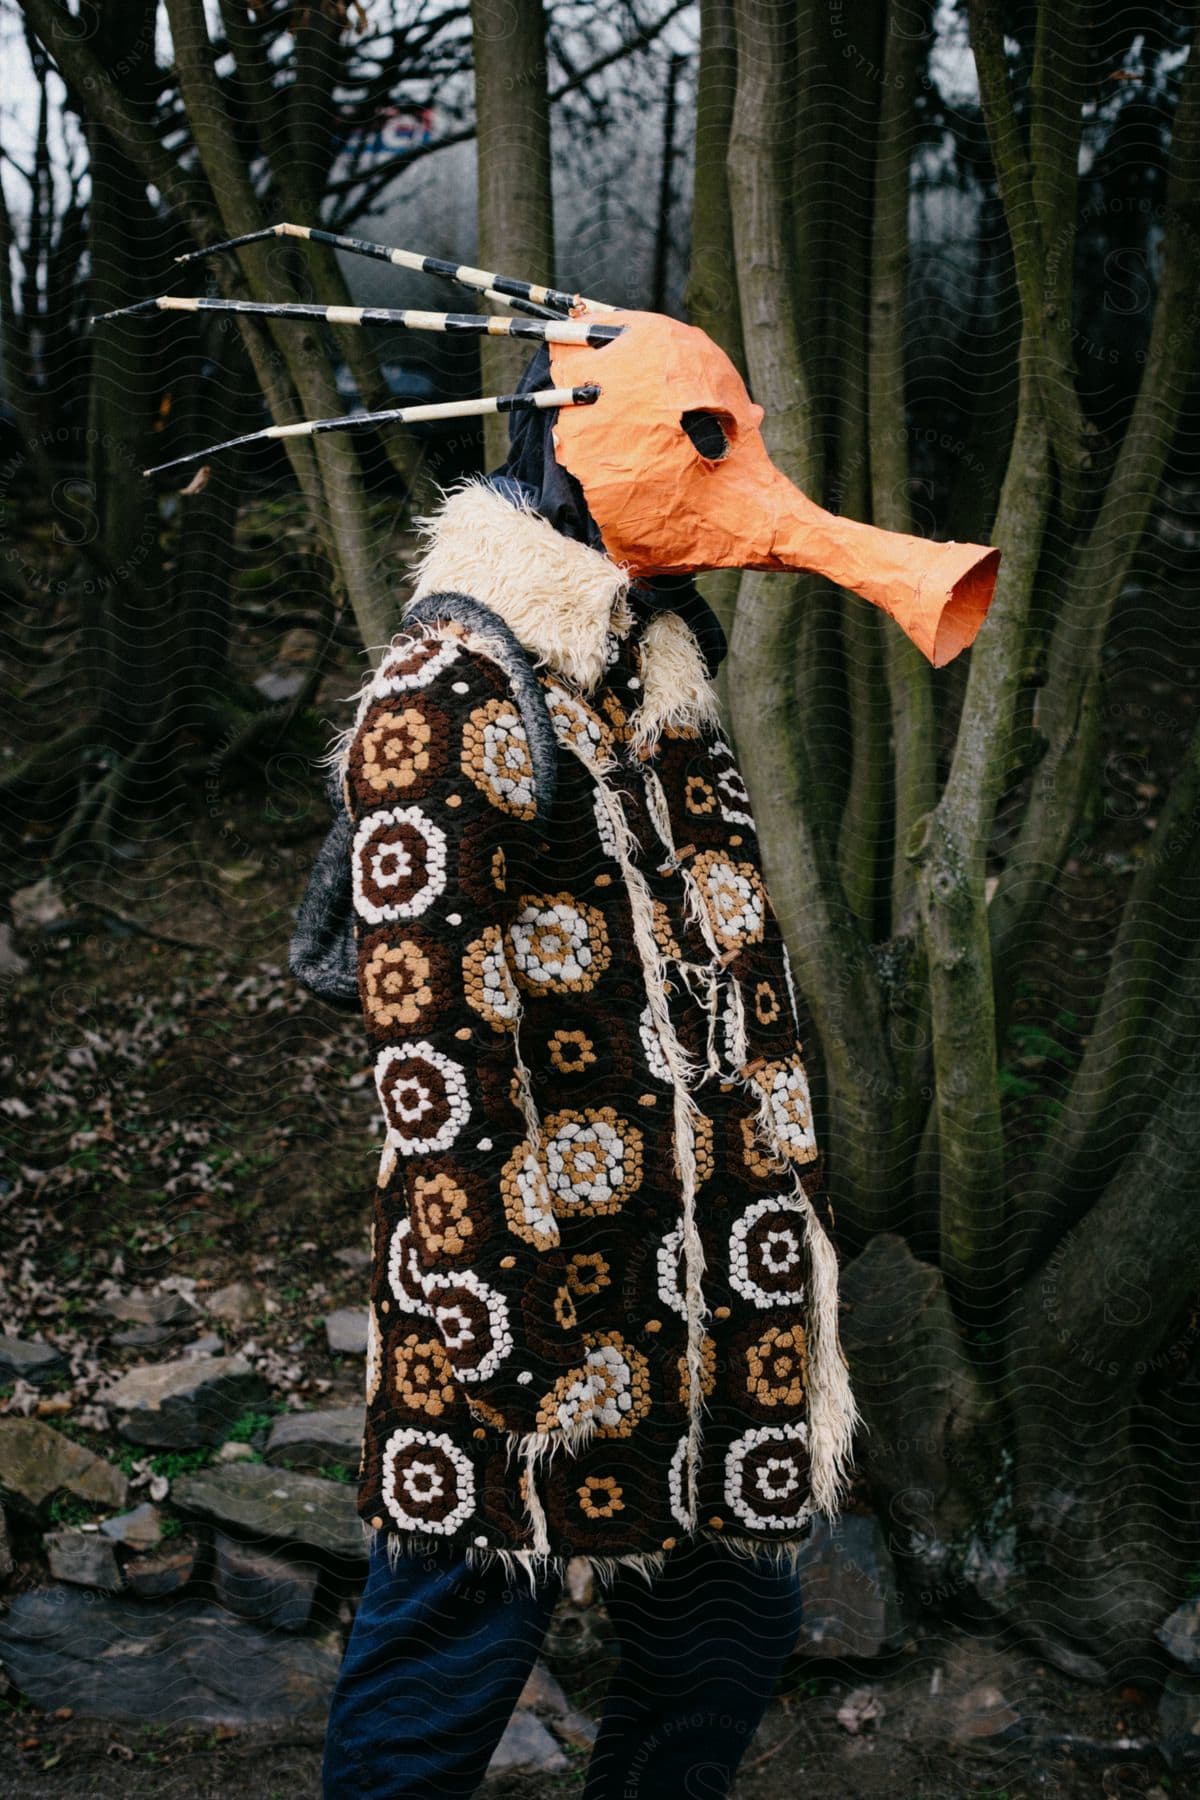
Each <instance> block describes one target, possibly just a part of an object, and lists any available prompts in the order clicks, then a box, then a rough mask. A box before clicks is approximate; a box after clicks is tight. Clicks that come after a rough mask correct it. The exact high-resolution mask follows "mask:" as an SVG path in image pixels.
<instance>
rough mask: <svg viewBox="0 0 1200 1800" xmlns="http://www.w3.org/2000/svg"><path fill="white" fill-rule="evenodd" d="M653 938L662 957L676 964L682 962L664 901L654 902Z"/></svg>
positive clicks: (681, 953) (681, 955)
mask: <svg viewBox="0 0 1200 1800" xmlns="http://www.w3.org/2000/svg"><path fill="white" fill-rule="evenodd" d="M654 937H655V941H656V943H657V944H658V947H659V949H660V950H661V951H662V953H663V955H664V956H669V957H672V958H673V959H674V961H676V962H681V961H682V960H683V951H682V950H681V949H680V947H679V939H678V938H677V937H676V936H675V929H674V927H673V925H672V924H671V915H670V913H669V911H668V910H667V903H666V901H665V900H655V902H654Z"/></svg>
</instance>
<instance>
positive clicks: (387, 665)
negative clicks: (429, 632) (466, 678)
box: [371, 638, 461, 699]
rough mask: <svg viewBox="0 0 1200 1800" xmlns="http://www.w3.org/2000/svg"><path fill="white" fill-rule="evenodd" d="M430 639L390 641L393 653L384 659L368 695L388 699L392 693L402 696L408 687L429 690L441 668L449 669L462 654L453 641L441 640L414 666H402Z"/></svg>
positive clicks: (459, 647) (450, 639)
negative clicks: (393, 647) (427, 688)
mask: <svg viewBox="0 0 1200 1800" xmlns="http://www.w3.org/2000/svg"><path fill="white" fill-rule="evenodd" d="M425 642H432V640H431V639H430V640H427V639H422V638H402V639H400V640H399V641H397V640H393V643H394V646H395V653H394V654H389V655H387V656H385V657H384V659H383V662H382V663H381V664H380V668H379V673H378V674H377V675H376V677H375V680H374V681H373V683H372V684H371V693H372V695H373V696H375V697H377V698H379V699H387V698H388V697H389V696H391V695H392V694H402V693H404V692H406V691H407V690H408V689H410V688H423V687H428V686H429V684H430V682H431V681H436V679H437V677H438V676H439V675H440V674H441V673H442V670H443V669H448V668H449V667H450V665H451V664H452V663H454V662H455V661H457V659H458V657H459V655H460V654H461V646H460V645H459V644H457V643H456V642H455V640H454V639H453V638H443V639H442V640H441V642H440V643H439V644H438V645H437V648H436V649H435V650H433V651H431V653H430V654H429V655H428V656H426V657H424V658H423V659H422V660H421V661H419V662H417V663H416V665H415V667H413V668H411V669H404V668H403V667H402V666H401V665H402V664H403V663H405V662H408V661H410V660H411V659H412V657H413V655H414V652H416V651H417V650H418V649H419V647H420V645H421V644H422V643H425Z"/></svg>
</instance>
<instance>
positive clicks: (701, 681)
mask: <svg viewBox="0 0 1200 1800" xmlns="http://www.w3.org/2000/svg"><path fill="white" fill-rule="evenodd" d="M641 649H642V698H641V702H640V704H639V705H638V707H637V710H636V711H635V712H634V714H633V715H632V719H631V721H630V723H631V726H632V730H631V735H630V739H629V743H630V748H631V749H632V751H633V752H634V754H635V755H637V754H638V753H639V752H641V751H643V750H645V749H647V748H651V749H652V748H653V747H654V746H655V745H656V744H657V743H658V740H659V736H660V734H661V732H662V729H663V726H664V725H679V726H689V725H692V726H696V727H697V728H700V727H703V726H705V725H711V726H712V727H713V729H714V730H719V729H720V727H721V723H722V720H721V705H720V701H719V699H718V697H717V690H716V688H715V687H714V685H713V683H712V680H711V679H710V677H709V673H708V669H707V666H706V664H705V661H704V656H703V653H702V652H701V649H700V645H699V644H698V643H697V641H696V635H695V633H694V632H693V631H692V629H691V627H690V626H689V625H688V623H687V621H686V620H685V619H682V618H680V616H679V614H678V613H677V612H658V613H655V614H654V617H653V618H652V619H651V620H650V621H649V623H648V624H647V626H646V629H645V631H644V632H643V633H642V640H641Z"/></svg>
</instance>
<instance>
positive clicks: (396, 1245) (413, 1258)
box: [388, 1218, 429, 1318]
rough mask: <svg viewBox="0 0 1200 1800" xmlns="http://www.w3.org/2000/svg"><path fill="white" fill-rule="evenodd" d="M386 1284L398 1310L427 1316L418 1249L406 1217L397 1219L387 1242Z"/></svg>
mask: <svg viewBox="0 0 1200 1800" xmlns="http://www.w3.org/2000/svg"><path fill="white" fill-rule="evenodd" d="M388 1286H389V1287H390V1288H391V1290H392V1296H393V1298H394V1300H395V1302H396V1305H397V1306H398V1307H399V1308H400V1311H401V1312H405V1313H417V1314H419V1315H420V1316H422V1317H424V1318H428V1317H429V1309H428V1307H427V1306H426V1304H425V1298H424V1295H425V1276H424V1273H423V1271H422V1269H421V1256H420V1251H419V1249H418V1246H417V1240H416V1238H415V1236H414V1234H413V1228H412V1220H411V1219H408V1218H404V1219H401V1220H400V1223H399V1224H398V1225H397V1226H396V1229H395V1230H394V1231H393V1233H392V1236H391V1241H390V1243H389V1244H388Z"/></svg>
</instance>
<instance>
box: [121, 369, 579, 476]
mask: <svg viewBox="0 0 1200 1800" xmlns="http://www.w3.org/2000/svg"><path fill="white" fill-rule="evenodd" d="M599 398H600V389H599V388H598V387H597V386H596V385H595V384H594V383H589V384H588V385H587V386H586V387H574V388H539V389H538V391H537V392H536V393H533V394H490V395H487V396H485V397H484V398H483V399H481V400H443V401H438V402H436V403H435V404H433V405H431V406H395V407H389V408H388V409H387V410H386V411H384V412H363V413H346V414H344V415H343V416H342V417H340V418H336V419H306V420H302V421H301V422H300V423H299V424H296V425H268V426H267V427H266V428H265V429H264V430H262V431H250V432H247V433H246V434H245V436H243V437H235V438H226V440H225V442H224V443H223V444H210V445H209V447H208V448H207V450H193V451H192V452H191V454H190V455H188V456H177V457H175V458H174V459H173V460H172V461H171V462H165V463H157V464H156V465H155V467H154V468H152V469H143V471H142V473H143V474H144V475H162V474H163V473H165V471H167V470H168V469H182V468H184V467H186V466H187V465H188V464H191V463H198V462H203V461H204V459H205V458H206V457H208V456H217V455H219V453H220V452H221V451H222V450H233V449H236V447H237V446H238V445H239V444H259V443H263V442H265V441H266V440H267V439H270V438H299V437H318V436H320V434H321V433H322V432H326V431H357V430H361V429H363V428H364V427H366V426H369V425H420V424H423V423H428V422H431V421H434V420H438V419H478V418H484V417H486V416H487V415H488V414H489V413H510V412H543V411H548V410H549V409H550V408H552V407H558V406H592V405H594V404H595V402H596V401H597V400H598V399H599Z"/></svg>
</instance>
